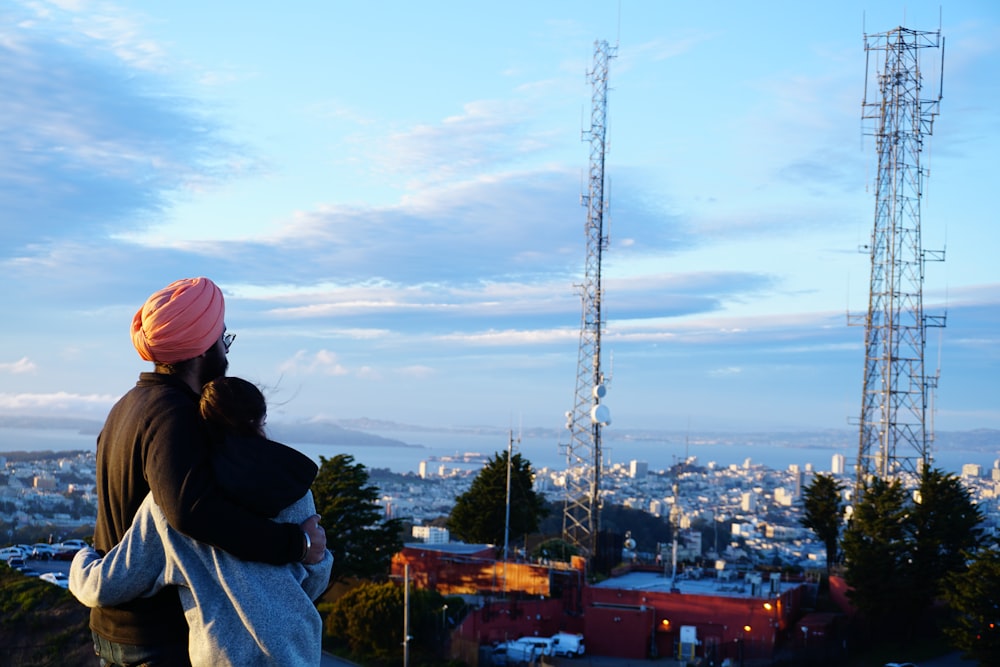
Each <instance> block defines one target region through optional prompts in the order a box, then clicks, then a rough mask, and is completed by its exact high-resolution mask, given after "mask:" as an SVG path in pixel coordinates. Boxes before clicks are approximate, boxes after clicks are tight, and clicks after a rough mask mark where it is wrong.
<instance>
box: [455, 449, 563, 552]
mask: <svg viewBox="0 0 1000 667" xmlns="http://www.w3.org/2000/svg"><path fill="white" fill-rule="evenodd" d="M507 456H508V455H507V452H503V453H502V454H501V453H497V454H494V455H493V458H492V459H490V460H489V461H487V463H486V465H485V466H484V467H483V469H482V470H480V471H479V474H478V475H476V478H475V479H473V480H472V485H471V486H470V487H469V490H468V491H466V492H465V493H463V494H462V495H460V496H459V497H458V498H456V499H455V506H454V507H453V508H452V510H451V515H450V516H449V517H448V530H450V531H451V532H452V534H454V535H455V536H456V537H458V538H459V539H461V540H464V541H466V542H472V543H484V544H496V545H499V544H503V543H504V536H505V534H507V533H506V517H507ZM534 476H535V473H534V471H533V470H532V469H531V462H530V461H528V460H527V459H524V458H522V457H521V455H520V454H514V456H512V457H511V458H510V532H509V537H510V539H511V540H519V539H522V538H523V537H524V536H525V535H527V534H529V533H533V532H535V531H537V530H538V522H539V520H540V519H541V517H543V516H544V515H545V512H546V510H545V506H544V500H543V498H542V496H541V495H539V494H537V493H535V491H534V489H533V488H532V483H533V480H534Z"/></svg>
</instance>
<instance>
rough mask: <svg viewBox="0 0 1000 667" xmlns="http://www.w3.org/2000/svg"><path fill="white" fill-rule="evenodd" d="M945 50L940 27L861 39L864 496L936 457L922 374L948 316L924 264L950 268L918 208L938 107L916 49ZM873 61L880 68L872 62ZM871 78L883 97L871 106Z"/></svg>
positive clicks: (933, 380) (926, 379)
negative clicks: (870, 214)
mask: <svg viewBox="0 0 1000 667" xmlns="http://www.w3.org/2000/svg"><path fill="white" fill-rule="evenodd" d="M939 46H940V47H941V60H942V62H941V71H942V79H941V82H942V83H943V71H944V38H942V37H941V30H940V28H939V29H938V30H937V31H936V32H924V31H917V30H908V29H906V28H902V27H899V28H896V29H894V30H890V31H889V32H885V33H878V34H874V35H867V34H866V35H865V52H866V61H867V63H866V70H865V97H864V100H863V101H862V105H861V109H862V119H865V120H872V121H874V127H873V129H872V130H871V131H870V134H872V135H873V136H874V137H875V146H876V151H877V154H878V173H877V175H876V179H875V226H874V231H873V232H872V238H871V244H870V246H868V247H866V248H864V249H863V250H864V251H867V252H868V253H869V254H870V256H871V288H870V293H869V301H868V314H867V317H866V318H865V320H864V324H865V371H864V387H863V391H862V400H861V418H860V439H859V445H858V463H857V478H856V481H855V492H856V496H857V498H860V496H861V494H862V492H863V489H864V487H865V484H866V483H867V482H868V480H869V479H870V478H871V477H872V476H877V477H881V478H883V479H893V478H896V477H898V476H899V475H900V474H902V473H905V472H909V473H914V474H916V473H918V472H919V471H920V468H921V467H922V466H925V465H929V464H930V462H931V459H932V455H931V442H932V441H933V436H932V434H931V429H930V428H929V427H928V404H929V403H931V404H932V402H931V401H930V399H929V396H930V394H931V392H932V391H933V389H934V388H935V387H936V386H937V375H936V374H935V375H932V376H928V375H927V374H926V372H925V370H924V349H925V347H926V343H927V327H932V326H936V327H943V326H944V325H945V316H943V315H941V316H932V315H926V314H925V313H924V304H923V282H924V263H925V261H928V260H933V261H944V251H943V250H941V251H927V250H924V248H923V246H922V244H921V240H920V201H921V197H922V195H923V179H924V178H925V177H926V176H927V175H928V171H927V170H926V169H925V168H924V167H922V166H921V164H920V155H921V151H922V150H923V143H924V137H925V135H930V134H931V133H932V132H931V130H932V128H933V123H934V118H935V117H936V116H937V115H938V113H939V109H940V102H941V88H940V84H939V89H938V94H937V97H936V98H931V99H925V98H921V87H922V77H921V72H920V58H919V54H920V50H921V49H926V48H937V47H939ZM873 60H874V63H873V62H872V61H873ZM869 70H871V71H873V72H874V74H875V79H876V81H877V84H878V89H879V93H880V94H879V96H878V99H876V100H874V101H871V102H869V101H868V74H869Z"/></svg>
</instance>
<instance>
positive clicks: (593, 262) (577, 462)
mask: <svg viewBox="0 0 1000 667" xmlns="http://www.w3.org/2000/svg"><path fill="white" fill-rule="evenodd" d="M617 50H618V47H617V46H615V47H611V46H609V45H608V43H607V42H606V41H600V42H595V43H594V68H593V70H591V71H590V72H588V73H587V79H588V80H589V81H590V82H591V84H592V86H593V92H592V94H591V111H590V129H589V130H585V131H584V132H583V138H584V141H587V140H589V141H590V177H589V183H588V189H587V193H586V194H584V195H582V197H581V203H582V204H583V205H584V206H585V207H587V224H586V227H585V230H584V231H585V233H586V236H587V261H586V267H585V272H584V282H583V285H580V286H579V287H580V291H581V300H582V302H583V304H582V305H583V316H582V321H581V323H580V349H579V353H578V360H577V369H576V394H575V400H574V405H573V410H571V411H569V412H567V413H566V428H567V429H569V432H570V443H569V445H567V448H566V462H567V480H566V502H565V506H564V511H563V539H564V540H566V541H567V542H568V543H569V544H572V545H573V546H575V547H576V548H577V549H578V550H579V552H580V553H581V555H583V556H585V557H586V558H588V559H589V558H592V557H593V556H594V554H595V553H596V552H597V534H598V531H599V528H600V507H601V429H602V428H603V427H605V426H607V425H608V424H609V423H610V422H611V419H610V416H609V414H608V409H607V407H606V406H604V405H602V404H601V399H602V398H603V397H604V395H605V391H606V390H605V384H604V373H603V371H602V370H601V329H602V327H603V322H602V320H601V296H602V287H601V255H602V253H603V252H604V251H605V250H606V249H607V247H608V237H607V236H606V235H605V232H604V214H605V212H606V211H607V203H606V201H605V197H604V158H605V155H606V154H607V147H606V144H605V138H606V134H607V132H606V130H607V127H606V121H607V112H608V61H609V60H610V59H611V58H614V57H615V55H616V53H617Z"/></svg>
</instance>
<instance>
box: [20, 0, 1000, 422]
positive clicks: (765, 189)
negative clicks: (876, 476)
mask: <svg viewBox="0 0 1000 667" xmlns="http://www.w3.org/2000/svg"><path fill="white" fill-rule="evenodd" d="M869 5H870V6H869ZM899 25H905V26H906V27H909V28H914V29H921V30H934V29H937V28H938V27H939V25H940V27H941V28H942V33H943V34H944V36H945V38H946V40H947V41H946V44H947V48H946V54H945V76H944V98H943V100H942V104H941V114H940V116H939V117H938V119H937V121H936V123H935V125H934V133H933V136H932V137H931V138H930V140H929V141H928V143H927V145H926V150H925V153H924V156H923V158H924V165H925V166H927V167H929V169H930V177H929V179H928V181H927V187H926V189H925V198H924V202H923V229H922V231H923V243H924V247H925V248H928V249H934V250H940V249H946V251H947V255H946V261H945V262H943V263H930V264H928V267H927V278H926V283H925V290H924V295H925V304H926V309H927V312H929V313H944V312H947V318H948V320H947V322H948V326H947V328H945V329H943V330H931V336H930V346H929V348H928V354H927V357H928V359H927V364H928V371H929V372H933V371H934V369H935V368H936V367H937V366H938V365H940V368H941V380H940V383H939V390H938V392H937V397H936V410H935V415H934V419H935V426H936V428H937V429H939V430H964V429H973V428H1000V402H998V398H1000V392H998V390H997V387H996V380H995V378H996V377H998V376H1000V352H998V346H997V342H998V338H1000V335H998V324H1000V322H998V320H1000V317H998V313H1000V311H998V308H997V306H998V303H1000V268H998V264H997V261H996V259H995V256H996V252H997V251H996V249H997V248H998V247H1000V238H998V236H1000V231H998V225H997V224H996V213H995V210H996V206H995V202H994V201H993V200H992V194H993V191H994V189H995V180H996V179H995V174H996V173H997V172H996V170H997V167H996V159H997V158H996V156H997V155H998V154H1000V145H998V144H1000V141H998V137H1000V103H998V99H997V97H998V93H1000V90H998V88H997V86H996V81H997V77H998V75H1000V53H998V41H997V39H996V36H997V35H998V34H1000V5H996V3H994V2H992V1H991V0H982V1H979V2H976V1H966V2H944V3H943V4H942V3H940V2H933V3H932V2H910V3H906V4H903V3H895V2H877V3H875V2H870V3H867V4H866V3H859V2H852V1H848V2H841V3H823V4H822V5H818V4H816V3H799V2H760V3H744V2H735V1H733V2H701V3H693V2H692V3H681V2H636V1H634V0H632V1H630V0H623V1H622V2H620V3H619V2H579V1H573V2H517V1H514V2H506V3H492V4H487V3H466V2H430V3H411V2H382V3H357V2H352V3H347V2H339V1H329V2H326V1H323V2H320V1H303V2H297V3H291V4H289V3H286V4H285V5H284V6H282V7H281V8H279V7H278V5H277V4H275V3H244V2H241V3H236V2H216V3H205V2H193V1H186V0H179V1H172V2H169V3H165V2H153V1H132V2H120V3H115V2H104V1H99V2H98V1H95V2H90V1H88V0H63V1H61V2H47V1H45V0H30V1H29V0H24V1H19V0H8V1H7V2H5V3H3V5H2V7H0V89H2V90H3V91H4V94H3V97H2V100H0V229H2V232H3V243H2V245H0V267H2V272H3V276H4V287H5V289H3V290H0V307H2V308H3V311H4V312H5V313H7V315H5V317H4V325H3V327H2V329H0V414H33V415H49V414H53V415H78V416H91V417H96V418H100V417H103V415H104V414H105V413H106V411H107V409H108V408H109V407H110V405H111V403H112V402H113V401H114V400H115V399H116V397H117V396H119V395H120V394H121V393H123V392H124V391H125V390H127V389H128V387H130V386H131V384H132V383H133V382H134V379H135V376H136V374H137V373H138V372H140V371H142V370H146V369H147V368H148V364H145V363H144V362H142V361H141V360H140V359H139V357H138V356H137V355H136V353H135V352H134V350H133V349H132V347H131V343H130V340H129V336H128V325H129V322H130V319H131V316H132V314H133V313H134V312H135V310H136V309H137V308H138V307H139V306H140V305H141V303H142V301H143V300H144V299H145V297H146V296H147V295H148V294H149V293H151V292H152V291H154V290H156V289H158V288H160V287H162V286H164V285H166V284H167V283H169V282H171V281H172V280H174V279H176V278H180V277H185V276H194V275H207V276H209V277H211V278H213V279H214V280H215V281H216V282H218V283H219V284H220V285H221V286H222V287H223V289H224V291H225V293H226V296H227V304H228V315H227V324H228V326H229V328H230V330H231V331H234V332H236V333H237V339H236V343H235V345H234V347H233V349H232V352H231V355H230V362H231V366H230V372H231V373H233V374H238V375H242V376H244V377H247V378H249V379H252V380H254V381H256V382H259V383H260V384H262V385H263V386H264V387H265V388H266V389H267V390H268V394H269V397H270V399H271V403H272V407H271V419H272V420H283V419H296V420H297V419H310V418H314V417H323V418H331V419H352V418H358V417H369V418H376V419H391V420H396V421H401V422H408V423H415V424H421V425H429V426H438V425H440V426H446V425H465V424H489V425H499V426H505V425H511V424H520V425H524V426H551V427H559V426H561V424H562V422H563V417H562V415H563V413H564V412H565V411H566V410H568V409H570V408H571V406H572V399H573V392H574V378H575V371H576V355H577V341H578V335H579V323H580V298H579V294H578V292H577V290H576V288H575V285H576V284H578V283H579V282H581V280H582V272H583V260H584V255H585V238H584V234H583V230H584V223H585V220H586V211H585V209H584V208H583V207H581V206H580V201H579V197H580V193H581V191H582V188H583V186H584V182H585V174H586V170H587V167H588V159H589V146H588V144H586V143H584V142H583V141H581V130H582V129H583V127H584V126H585V125H586V124H587V122H589V113H590V111H589V102H590V94H591V89H590V85H589V84H588V83H587V80H586V76H585V74H586V72H587V70H588V69H589V68H590V67H591V66H592V62H593V51H594V43H595V41H596V40H607V41H609V42H611V43H612V44H614V43H617V44H618V56H617V57H616V58H615V59H613V60H612V61H611V65H610V85H611V91H610V93H609V101H608V127H609V132H608V139H609V144H610V152H609V154H608V157H607V176H608V179H609V185H608V192H609V193H610V222H609V228H608V229H609V234H610V239H611V244H610V248H609V250H608V251H607V253H606V254H605V263H604V284H605V289H606V295H605V301H604V305H605V315H606V322H607V331H606V333H605V335H604V339H603V340H604V366H605V368H610V369H611V372H612V378H611V383H610V386H609V393H608V397H607V399H606V402H607V404H608V405H609V407H610V408H611V411H612V416H613V419H614V422H613V425H612V428H615V427H620V428H623V429H627V428H661V429H667V430H683V429H687V428H690V429H692V430H696V431H706V430H717V429H719V430H732V429H740V430H744V429H746V430H755V429H763V428H767V429H805V428H849V423H851V422H852V421H856V418H857V415H858V413H859V411H860V404H861V403H860V401H861V396H860V393H861V380H862V363H863V354H864V351H863V329H862V328H861V327H848V326H847V317H846V314H847V312H848V311H850V312H851V313H855V314H863V312H864V310H865V308H866V307H867V289H868V275H869V274H868V272H869V266H868V260H867V256H866V255H864V254H862V253H861V252H859V247H860V246H861V245H863V244H865V243H866V242H867V241H868V238H869V236H870V234H871V229H872V224H873V215H874V195H873V191H872V183H873V180H874V166H875V162H874V160H875V158H874V147H873V143H872V139H871V138H870V137H867V136H865V134H864V132H863V125H862V121H861V100H862V96H863V93H864V84H865V52H864V48H863V34H864V32H865V31H867V32H868V33H876V32H883V31H886V30H890V29H892V28H895V27H897V26H899ZM939 59H940V53H939V52H938V51H934V52H931V54H930V55H925V60H924V62H923V68H924V72H925V83H926V88H925V90H926V91H927V94H928V95H930V94H932V92H933V91H934V90H936V86H937V81H938V72H939V68H938V62H939Z"/></svg>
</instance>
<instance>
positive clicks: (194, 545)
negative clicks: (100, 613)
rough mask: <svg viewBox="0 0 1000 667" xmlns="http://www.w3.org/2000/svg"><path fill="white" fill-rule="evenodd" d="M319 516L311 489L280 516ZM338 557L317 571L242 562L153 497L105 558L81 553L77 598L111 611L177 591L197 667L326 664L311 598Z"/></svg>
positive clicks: (74, 576)
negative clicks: (175, 524)
mask: <svg viewBox="0 0 1000 667" xmlns="http://www.w3.org/2000/svg"><path fill="white" fill-rule="evenodd" d="M315 513H316V507H315V503H314V501H313V497H312V493H311V492H307V493H306V494H305V495H304V496H303V497H302V498H300V499H299V500H298V501H296V502H294V503H292V504H291V505H290V506H288V507H286V508H285V509H284V510H282V511H281V512H280V514H278V516H277V517H275V520H276V521H279V522H290V523H301V522H303V521H305V520H306V519H308V518H309V517H310V516H312V515H313V514H315ZM332 565H333V556H332V555H331V554H330V552H329V551H327V552H326V555H325V557H324V558H323V560H322V561H321V562H319V563H317V564H316V565H304V564H301V563H291V564H288V565H268V564H266V563H254V562H249V561H243V560H240V559H238V558H236V557H235V556H232V555H230V554H229V553H227V552H225V551H222V550H221V549H218V548H216V547H213V546H210V545H208V544H205V543H203V542H198V541H196V540H193V539H191V538H189V537H187V536H185V535H183V534H182V533H180V532H178V531H177V530H175V529H173V528H172V527H170V525H169V524H168V523H167V520H166V516H165V515H164V514H163V511H162V510H161V509H160V508H159V507H158V506H157V505H156V503H155V502H153V496H152V494H150V495H148V496H146V499H145V500H144V501H143V503H142V505H141V506H140V507H139V511H138V513H137V514H136V516H135V520H134V522H133V524H132V526H131V528H129V530H128V531H127V532H126V533H125V536H124V538H123V539H122V541H121V542H120V543H119V544H118V545H116V546H115V547H114V548H113V549H111V550H110V551H109V552H108V553H107V555H106V556H105V557H104V558H101V556H100V554H99V553H98V552H97V551H95V550H94V549H91V548H86V549H83V550H82V551H80V552H79V553H77V555H76V557H75V558H74V559H73V564H72V566H71V568H70V574H69V580H70V584H69V587H70V591H71V592H72V593H73V595H75V596H76V597H77V599H78V600H80V602H82V603H83V604H85V605H87V606H88V607H96V606H109V605H110V606H113V605H118V604H122V603H124V602H126V601H128V600H131V599H134V598H137V597H143V596H149V595H152V594H154V593H156V592H157V591H159V590H160V589H161V588H163V587H165V586H177V587H178V589H177V590H178V593H179V596H180V600H181V604H182V605H183V607H184V615H185V617H186V619H187V623H188V628H189V632H190V635H189V641H188V647H189V654H190V657H191V664H192V666H193V667H216V666H218V665H234V666H239V667H252V666H255V665H260V666H262V667H263V666H264V665H293V666H297V665H302V666H306V665H310V666H315V665H319V664H320V651H321V645H322V633H323V624H322V619H321V618H320V615H319V612H318V611H317V610H316V607H315V605H314V604H313V600H315V599H316V598H318V597H319V596H320V595H322V594H323V592H324V591H325V590H326V587H327V585H328V583H329V580H330V570H331V567H332Z"/></svg>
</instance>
